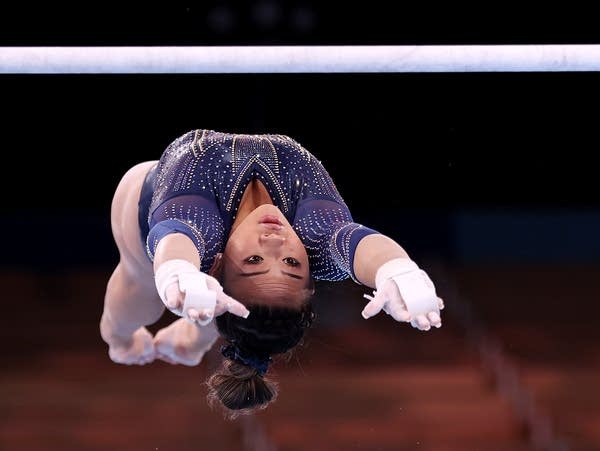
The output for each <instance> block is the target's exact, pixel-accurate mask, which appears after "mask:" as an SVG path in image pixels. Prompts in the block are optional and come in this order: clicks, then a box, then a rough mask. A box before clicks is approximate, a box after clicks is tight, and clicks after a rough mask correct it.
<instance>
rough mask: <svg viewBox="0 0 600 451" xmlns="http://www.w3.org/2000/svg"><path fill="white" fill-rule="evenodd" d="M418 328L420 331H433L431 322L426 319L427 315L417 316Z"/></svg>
mask: <svg viewBox="0 0 600 451" xmlns="http://www.w3.org/2000/svg"><path fill="white" fill-rule="evenodd" d="M417 327H418V328H419V329H420V330H429V329H431V325H430V324H429V320H428V319H427V318H426V317H425V315H418V316H417Z"/></svg>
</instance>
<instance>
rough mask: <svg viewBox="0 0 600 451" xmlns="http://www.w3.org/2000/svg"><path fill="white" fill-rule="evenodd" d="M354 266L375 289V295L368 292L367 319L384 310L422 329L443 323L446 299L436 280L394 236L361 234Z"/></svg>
mask: <svg viewBox="0 0 600 451" xmlns="http://www.w3.org/2000/svg"><path fill="white" fill-rule="evenodd" d="M353 270H354V276H355V278H356V280H358V281H359V282H360V283H362V284H363V285H366V286H368V287H370V288H373V289H374V291H373V295H367V294H365V298H367V299H368V300H369V302H368V303H367V305H366V306H365V307H364V309H363V311H362V315H363V317H364V318H365V319H368V318H370V317H372V316H374V315H376V314H378V313H379V312H380V311H382V310H383V311H384V312H386V313H387V314H388V315H390V316H392V317H393V318H394V319H395V320H396V321H402V322H410V323H411V325H412V326H413V327H415V328H417V329H420V330H429V329H431V327H432V326H433V327H441V325H442V320H441V317H440V310H441V309H443V308H444V303H443V301H442V299H441V298H440V297H439V296H438V295H437V293H436V289H435V286H434V284H433V282H432V281H431V279H430V278H429V276H428V275H427V273H426V272H425V271H423V270H422V269H421V268H419V266H418V265H417V264H416V263H415V262H414V261H413V260H412V259H411V258H410V256H409V255H408V254H407V252H406V251H405V250H404V249H403V248H402V246H400V244H398V243H397V242H396V241H394V240H393V239H391V238H389V237H388V236H386V235H382V234H379V233H374V234H370V235H367V236H365V237H364V238H362V239H361V240H360V241H359V242H358V245H357V246H356V250H355V254H354V262H353Z"/></svg>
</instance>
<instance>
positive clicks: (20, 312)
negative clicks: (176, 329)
mask: <svg viewBox="0 0 600 451" xmlns="http://www.w3.org/2000/svg"><path fill="white" fill-rule="evenodd" d="M597 17H598V16H597V14H596V12H595V11H594V8H593V3H590V5H588V6H585V7H583V6H581V5H579V4H577V3H574V2H569V3H566V2H565V3H553V4H547V3H540V4H534V3H531V2H527V6H524V2H520V3H519V4H515V5H513V4H511V3H509V2H486V3H485V7H484V6H481V5H473V4H470V5H468V6H467V5H464V6H463V5H461V4H460V3H457V2H451V3H447V4H445V5H444V6H440V5H438V4H434V3H432V2H418V3H416V2H414V3H405V2H394V1H385V2H384V1H369V2H360V3H355V2H334V1H301V0H298V1H289V2H276V1H270V0H254V1H246V2H233V1H226V0H223V1H204V2H197V3H186V4H184V5H173V4H172V3H169V5H166V4H165V3H164V2H163V3H162V4H160V6H153V5H151V4H150V3H145V4H143V5H140V6H138V7H134V6H131V5H127V6H115V5H105V4H103V5H101V6H100V5H88V4H85V5H81V4H79V5H69V6H68V7H67V6H62V5H57V4H51V5H39V4H35V5H34V4H29V3H20V4H19V5H16V4H11V5H9V6H4V5H3V6H1V7H0V46H29V45H35V46H48V45H59V46H61V45H82V46H96V45H127V46H131V45H140V46H145V45H200V46H203V45H294V44H298V45H322V44H323V45H324V44H330V45H344V44H367V45H378V44H389V45H419V44H432V45H442V44H449V45H452V44H456V45H460V44H487V45H494V44H588V43H589V44H597V43H600V27H598V23H597ZM599 85H600V75H599V73H598V72H589V73H584V72H578V73H558V72H554V73H550V72H546V73H543V72H531V73H437V74H433V73H432V74H417V73H413V74H410V73H407V74H402V73H398V74H390V73H388V74H271V75H268V74H262V75H254V74H237V75H225V74H223V75H202V74H198V75H192V74H189V75H0V105H1V108H2V116H1V118H0V124H1V126H0V130H1V134H0V146H1V152H0V158H1V166H0V167H1V168H2V177H0V190H1V191H0V192H1V193H2V200H1V203H0V236H1V237H2V247H1V249H0V267H1V268H2V270H1V271H0V287H1V289H2V293H3V294H2V296H3V300H4V302H3V310H2V314H1V315H0V340H1V341H2V343H3V344H4V345H5V346H4V348H3V349H4V353H3V363H4V367H3V371H2V372H0V400H1V401H0V412H2V421H1V422H0V448H2V449H4V448H6V449H11V450H12V449H18V450H24V451H34V450H35V451H37V450H46V449H64V450H67V449H76V450H78V451H82V450H94V451H97V450H114V449H128V450H134V449H144V450H147V449H177V450H181V451H185V450H188V449H194V450H195V449H198V446H200V445H201V447H203V448H206V449H219V450H228V449H232V450H233V449H235V450H240V449H244V450H246V451H250V450H252V451H258V450H263V451H264V450H270V451H272V450H273V449H277V448H276V447H275V445H278V446H280V449H286V450H290V451H291V450H299V449H311V450H313V451H318V450H321V449H323V450H327V451H337V450H338V449H339V450H344V451H346V450H348V449H360V450H384V449H385V450H387V449H390V450H394V451H399V450H404V449H407V450H409V449H410V450H414V449H419V450H422V451H427V450H435V451H439V450H441V449H443V450H447V451H454V450H456V451H467V450H468V451H471V450H481V449H486V450H489V451H496V450H497V451H506V450H510V451H521V450H528V451H529V450H533V449H535V450H543V451H550V450H552V451H559V450H560V451H567V450H569V451H576V450H577V451H591V450H593V451H597V450H599V449H600V448H598V443H600V435H599V434H600V433H599V432H598V431H600V413H599V411H598V405H600V394H599V393H598V390H597V381H598V375H599V374H600V373H599V371H598V368H600V347H599V346H598V343H600V336H599V335H600V332H599V330H598V327H597V320H596V318H597V311H598V302H597V300H598V299H600V294H599V291H600V290H599V286H598V283H597V280H598V273H599V268H600V240H598V238H597V235H598V230H600V201H599V197H598V188H597V185H598V177H597V174H596V173H597V171H596V167H597V166H596V158H597V155H596V153H597V150H596V149H597V146H598V145H597V142H598V125H597V122H598V121H597V112H598V104H599V100H600V99H599V97H600V94H599V89H598V86H599ZM195 128H211V129H214V130H220V131H231V132H244V133H283V134H288V135H290V136H292V137H293V138H295V139H297V140H298V141H299V142H300V143H302V144H303V145H304V146H305V147H306V148H307V149H309V150H310V151H311V152H313V153H314V154H315V155H317V156H318V158H319V159H321V161H322V162H323V163H324V165H325V166H326V167H327V168H328V170H329V172H330V173H331V175H332V176H333V178H334V180H335V181H336V183H337V186H338V188H339V190H340V192H341V193H342V195H343V196H344V198H345V199H346V201H347V203H348V204H349V206H350V208H351V210H352V213H353V215H354V217H355V219H356V220H357V221H358V222H362V223H364V224H365V225H369V226H371V227H374V228H376V229H379V230H380V231H382V232H384V233H386V234H388V235H390V236H392V237H393V238H396V239H397V240H398V241H399V242H400V243H401V244H402V245H404V246H405V248H406V249H407V250H408V251H409V253H410V254H411V255H412V256H413V258H414V259H415V260H417V261H418V262H419V264H420V265H421V266H422V267H423V268H425V269H426V270H427V271H428V273H429V274H430V275H431V277H432V280H434V281H435V284H436V288H437V290H438V293H439V294H441V295H442V296H443V297H444V298H445V300H446V305H447V307H446V309H445V310H444V311H443V315H442V316H443V320H444V326H443V327H442V328H441V329H439V330H438V329H435V330H432V331H429V332H427V333H421V332H419V331H416V330H414V329H412V328H411V327H409V326H407V325H400V324H398V323H396V322H394V321H391V320H390V318H389V317H387V316H386V315H378V316H377V317H375V318H372V319H370V320H369V321H364V320H363V319H362V317H361V316H360V314H359V313H360V311H361V310H362V306H363V305H364V303H363V301H364V299H363V298H362V294H363V292H364V287H362V286H358V285H356V284H354V283H353V282H351V281H347V282H349V283H348V284H346V283H341V284H332V285H339V288H338V287H337V286H336V287H333V286H328V285H323V286H320V287H319V293H320V294H321V297H320V298H319V299H318V300H317V301H316V302H315V309H316V311H317V314H318V315H317V321H316V325H315V327H313V328H312V329H311V330H310V331H309V333H308V334H307V341H306V343H305V344H303V346H298V347H297V348H296V349H295V354H294V357H293V359H292V360H291V364H290V365H288V366H287V367H286V365H283V364H282V365H278V366H276V367H275V370H276V372H275V376H276V380H278V381H280V383H281V391H280V397H279V399H278V400H277V402H276V403H275V404H274V405H273V407H270V408H269V409H267V410H266V411H265V412H263V414H261V415H257V419H256V420H255V421H256V422H255V423H252V422H250V423H247V422H246V423H244V422H243V421H242V422H237V423H236V422H234V423H233V424H231V423H227V424H226V423H224V422H221V421H220V418H219V417H218V415H216V414H215V412H213V411H211V410H210V409H208V407H207V406H206V403H205V402H204V396H205V393H204V392H200V393H199V391H201V389H203V388H204V386H203V385H202V382H203V381H204V380H205V378H206V376H207V375H208V374H210V372H212V370H213V369H214V368H215V367H216V365H218V364H220V361H221V356H220V355H219V353H218V349H216V348H213V350H212V351H211V352H210V353H208V354H207V356H206V357H205V360H204V361H203V364H202V365H199V366H198V367H195V368H188V367H183V366H181V365H178V366H171V365H168V364H166V363H164V362H154V363H153V364H152V365H148V366H144V367H127V366H124V365H116V364H114V363H113V362H112V361H110V359H109V358H108V356H107V355H106V354H107V346H106V343H104V342H103V341H102V339H101V338H100V335H99V333H98V322H99V319H100V316H101V314H102V308H103V296H104V292H105V289H106V282H107V280H108V278H109V277H110V273H111V271H112V270H113V268H114V266H115V264H116V263H117V261H118V255H117V252H116V247H115V245H114V243H113V240H112V236H111V233H110V217H109V213H110V202H111V198H112V195H113V192H114V189H115V187H116V185H117V183H118V182H119V179H120V178H121V176H122V175H123V173H124V172H125V171H127V169H128V168H129V167H131V166H132V165H134V164H136V163H138V162H140V161H144V160H151V159H157V158H159V157H160V154H161V153H162V151H163V150H164V149H165V147H166V146H167V145H168V144H169V143H170V142H171V141H172V140H174V139H175V138H177V137H178V136H180V135H181V134H183V133H185V132H187V131H188V130H191V129H195ZM172 320H173V317H172V316H169V315H168V314H167V315H165V316H164V317H163V318H162V319H161V321H159V323H157V324H153V325H151V327H150V326H149V327H150V328H151V331H153V332H154V331H156V330H158V329H159V328H160V327H162V326H163V325H166V324H168V323H169V322H170V321H172ZM277 376H280V377H277ZM532 406H533V407H532ZM251 420H252V418H251ZM546 421H548V423H547V422H546ZM546 426H548V427H546ZM553 432H554V433H553ZM249 437H250V438H252V437H253V438H254V444H253V443H252V441H251V440H250V442H249ZM563 439H564V441H563ZM261 440H262V441H263V442H262V443H258V444H257V442H260V441H261ZM565 441H566V443H567V444H570V445H571V446H570V447H569V446H562V444H563V443H564V442H565ZM242 443H243V445H242ZM269 443H272V444H274V446H269ZM536 443H537V445H538V446H532V445H534V444H536ZM549 443H550V444H552V446H542V445H547V444H549Z"/></svg>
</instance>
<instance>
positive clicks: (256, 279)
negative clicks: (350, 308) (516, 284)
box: [100, 130, 443, 418]
mask: <svg viewBox="0 0 600 451" xmlns="http://www.w3.org/2000/svg"><path fill="white" fill-rule="evenodd" d="M111 227H112V233H113V236H114V239H115V243H116V245H117V248H118V250H119V255H120V259H119V262H118V264H117V266H116V268H115V269H114V271H113V273H112V275H111V277H110V278H109V280H108V283H107V287H106V293H105V299H104V309H103V313H102V318H101V320H100V334H101V336H102V339H103V340H104V341H105V342H106V344H107V345H108V354H109V357H110V359H112V361H114V362H116V363H121V364H126V365H144V364H148V363H150V362H152V361H154V360H155V359H160V360H163V361H165V362H169V363H171V364H183V365H188V366H194V365H198V364H199V363H200V361H201V360H202V358H203V356H204V354H205V353H206V352H207V351H208V350H209V349H211V347H212V346H213V345H214V344H215V342H216V341H217V340H218V339H219V337H221V338H222V340H223V342H224V343H225V344H224V345H223V346H222V347H221V354H222V355H223V357H224V358H223V364H222V366H221V368H220V369H219V370H217V371H216V372H215V373H214V374H213V375H212V376H210V377H209V378H208V380H207V386H208V401H209V403H210V404H211V405H215V404H217V405H218V406H220V407H222V408H223V411H224V412H225V414H226V415H227V416H228V417H229V418H235V417H236V416H237V415H239V414H247V413H250V412H252V411H254V410H255V409H262V408H265V407H266V406H267V405H268V404H269V403H270V402H272V401H273V400H274V399H275V398H276V396H277V384H276V382H275V381H273V380H271V379H270V378H268V377H267V375H266V373H267V371H268V369H269V365H270V364H271V363H272V362H273V357H274V356H276V355H278V354H285V353H287V352H288V351H290V350H291V349H292V348H294V346H296V345H297V344H298V343H299V342H300V341H301V339H302V337H303V334H304V331H305V329H306V328H307V327H309V326H310V325H311V323H312V321H313V319H314V313H313V311H312V307H311V305H312V304H311V299H312V296H313V295H314V289H315V283H314V281H315V280H326V281H341V280H345V279H348V278H351V279H352V280H353V281H354V282H356V283H358V284H361V285H364V286H366V287H369V288H370V289H371V290H372V294H367V293H365V295H364V296H365V298H366V299H367V300H368V302H367V303H366V304H365V306H364V309H363V310H362V316H363V317H364V318H365V319H368V318H370V317H372V316H374V315H376V314H378V313H380V312H381V311H383V312H385V313H387V314H388V315H390V316H391V317H392V318H393V319H394V320H396V321H399V322H407V323H410V324H411V325H412V326H413V327H414V328H416V329H419V330H421V331H427V330H429V329H430V328H431V327H440V326H441V318H440V310H441V309H442V308H443V301H442V299H441V298H440V297H438V296H437V293H436V289H435V286H434V284H433V283H432V282H431V280H430V278H429V277H428V275H427V274H426V273H425V272H424V271H423V270H422V269H421V268H420V267H419V266H418V265H417V264H416V263H415V262H414V261H413V260H412V259H411V258H410V257H409V255H408V254H407V252H406V251H405V250H404V249H403V248H402V247H401V245H400V244H398V243H397V242H396V241H394V240H393V239H391V238H390V237H388V236H386V235H384V234H382V233H379V232H377V231H376V230H374V229H371V228H369V227H366V226H364V225H361V224H358V223H356V222H354V221H353V219H352V216H351V213H350V211H349V209H348V207H347V205H346V203H345V202H344V200H343V198H342V196H341V195H340V193H339V192H338V190H337V188H336V186H335V184H334V182H333V180H332V179H331V177H330V175H329V173H328V172H327V170H326V169H325V168H324V167H323V166H322V164H321V162H320V161H319V160H318V159H317V158H315V156H314V155H313V154H312V153H310V152H309V151H308V150H306V149H305V148H304V147H303V146H302V145H300V144H299V143H298V142H297V141H295V140H294V139H292V138H290V137H288V136H285V135H277V134H237V133H222V132H217V131H213V130H192V131H189V132H187V133H185V134H183V135H181V136H180V137H178V138H177V139H175V140H174V141H173V142H172V143H171V144H170V145H169V146H168V147H167V148H166V149H165V150H164V152H163V153H162V155H161V156H160V159H159V160H158V161H156V160H155V161H146V162H142V163H139V164H137V165H135V166H133V167H132V168H130V169H129V170H128V171H127V172H126V173H125V174H124V176H123V177H122V179H121V181H120V182H119V184H118V186H117V188H116V191H115V194H114V197H113V201H112V205H111ZM369 291H370V290H369ZM165 308H167V309H169V310H170V311H171V312H173V313H174V314H175V315H177V316H179V317H180V318H178V319H177V320H175V321H174V322H173V323H171V324H170V325H168V326H167V327H165V328H163V329H161V330H159V331H158V332H157V333H156V334H155V335H154V336H153V335H152V334H151V333H150V332H149V330H148V329H147V328H146V326H149V325H151V324H153V323H155V322H156V321H158V319H160V318H161V316H162V315H163V313H164V311H165Z"/></svg>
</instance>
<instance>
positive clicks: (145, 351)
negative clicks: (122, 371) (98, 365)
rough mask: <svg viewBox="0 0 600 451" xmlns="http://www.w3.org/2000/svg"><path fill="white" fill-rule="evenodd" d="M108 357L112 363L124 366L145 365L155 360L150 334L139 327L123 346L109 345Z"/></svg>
mask: <svg viewBox="0 0 600 451" xmlns="http://www.w3.org/2000/svg"><path fill="white" fill-rule="evenodd" d="M108 355H109V357H110V358H111V360H112V361H113V362H116V363H122V364H124V365H146V364H147V363H151V362H152V361H153V360H154V358H155V352H154V344H153V342H152V334H151V333H150V332H148V330H147V329H146V328H145V327H140V328H139V329H138V330H136V331H135V332H134V333H133V335H132V336H131V340H130V341H129V342H128V343H125V344H118V345H110V346H109V348H108Z"/></svg>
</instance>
